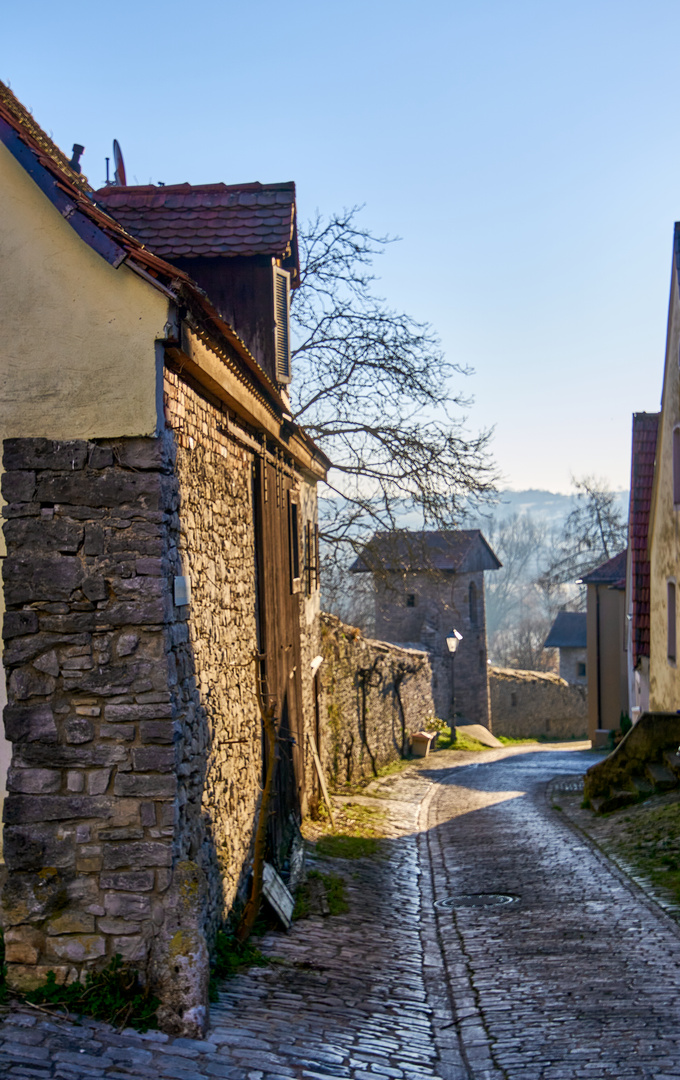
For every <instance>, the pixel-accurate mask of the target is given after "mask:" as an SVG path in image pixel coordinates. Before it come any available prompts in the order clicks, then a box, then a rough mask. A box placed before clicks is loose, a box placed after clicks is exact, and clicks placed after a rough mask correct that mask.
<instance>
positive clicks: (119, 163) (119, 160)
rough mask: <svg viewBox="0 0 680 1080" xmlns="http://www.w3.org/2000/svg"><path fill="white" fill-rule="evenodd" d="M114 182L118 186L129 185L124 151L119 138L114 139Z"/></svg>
mask: <svg viewBox="0 0 680 1080" xmlns="http://www.w3.org/2000/svg"><path fill="white" fill-rule="evenodd" d="M113 169H114V172H113V182H114V184H115V185H116V186H117V187H127V180H126V178H125V162H124V161H123V151H122V150H121V148H120V145H119V143H118V139H114V140H113Z"/></svg>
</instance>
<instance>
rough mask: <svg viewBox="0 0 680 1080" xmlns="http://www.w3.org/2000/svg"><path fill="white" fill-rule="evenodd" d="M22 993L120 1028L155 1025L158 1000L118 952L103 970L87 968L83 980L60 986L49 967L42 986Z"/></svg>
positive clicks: (37, 1002)
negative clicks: (89, 970) (92, 970)
mask: <svg viewBox="0 0 680 1080" xmlns="http://www.w3.org/2000/svg"><path fill="white" fill-rule="evenodd" d="M23 996H24V998H25V1000H26V1001H29V1002H31V1004H33V1005H44V1006H48V1007H50V1006H52V1007H55V1008H56V1007H59V1008H64V1009H68V1011H69V1012H72V1013H78V1014H79V1015H81V1016H93V1017H94V1018H95V1020H105V1021H106V1022H107V1023H109V1024H113V1025H114V1026H115V1027H119V1028H124V1027H132V1028H136V1030H137V1031H148V1030H149V1028H155V1027H156V1026H157V1024H156V1009H157V1008H158V1006H159V1005H160V1001H159V1000H158V998H156V997H153V996H152V995H151V994H150V993H149V990H148V988H147V987H143V986H142V985H141V984H140V982H139V976H138V973H137V972H136V971H135V970H134V968H131V967H130V966H129V965H128V964H125V963H124V962H123V959H122V957H121V956H120V955H117V956H114V958H113V960H112V961H111V963H110V964H108V965H107V966H106V967H105V968H103V970H102V971H96V972H88V974H87V976H86V977H85V982H84V983H82V982H80V981H79V980H76V981H75V982H72V983H69V984H68V986H66V985H62V986H60V985H59V984H58V983H57V981H56V977H55V974H54V972H53V971H49V972H48V973H47V981H46V982H45V983H44V984H43V985H42V986H39V987H37V989H35V990H29V991H28V992H27V993H26V994H24V995H23Z"/></svg>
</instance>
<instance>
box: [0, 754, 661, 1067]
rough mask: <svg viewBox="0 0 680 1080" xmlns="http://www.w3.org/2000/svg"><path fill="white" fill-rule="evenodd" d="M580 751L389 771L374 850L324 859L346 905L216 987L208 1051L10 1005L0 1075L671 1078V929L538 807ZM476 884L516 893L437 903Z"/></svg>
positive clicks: (0, 1045)
mask: <svg viewBox="0 0 680 1080" xmlns="http://www.w3.org/2000/svg"><path fill="white" fill-rule="evenodd" d="M466 760H467V762H469V763H466ZM592 760H593V758H592V756H591V755H590V754H583V753H579V752H573V751H571V752H566V751H560V750H556V749H551V750H545V749H543V748H540V749H529V748H527V749H526V750H525V748H521V749H520V748H513V749H512V750H502V751H489V752H488V753H484V754H478V755H474V757H473V755H469V756H466V758H461V755H455V758H454V756H453V755H451V756H450V757H447V756H445V755H443V754H442V755H441V756H440V755H437V756H436V757H435V758H434V759H433V760H432V764H428V763H425V768H421V769H420V770H409V773H408V774H407V775H404V774H402V775H401V776H398V777H394V778H390V780H389V781H387V782H384V783H382V784H381V785H380V786H379V788H378V789H376V790H375V791H373V792H372V793H371V794H372V795H374V796H379V797H380V798H381V802H380V803H379V804H374V805H380V806H382V807H383V808H385V809H386V810H387V812H388V814H389V823H390V827H389V830H388V832H389V836H390V839H388V840H386V841H384V848H385V851H384V857H383V858H381V859H372V860H358V861H356V862H349V861H342V862H341V861H337V862H335V863H332V864H330V865H331V866H332V869H334V870H336V871H338V872H341V873H342V874H343V875H344V876H345V879H346V882H347V893H348V899H349V902H350V910H349V912H348V913H347V914H346V915H342V916H334V917H332V918H328V919H322V918H314V917H313V918H310V919H306V920H302V921H300V922H298V923H296V924H295V926H294V927H293V929H292V930H291V932H290V933H289V934H277V933H271V934H268V935H267V936H266V938H265V939H264V942H263V945H262V947H263V950H264V951H266V952H267V953H268V954H269V955H270V956H272V957H276V958H277V961H276V962H275V963H272V964H270V965H268V966H266V967H262V968H254V969H251V970H249V971H247V972H244V973H242V974H241V975H239V976H238V977H237V978H236V979H233V980H230V981H228V982H226V983H225V984H224V989H223V991H222V993H221V994H220V1000H219V1002H218V1003H217V1004H216V1005H215V1006H213V1009H212V1027H211V1030H210V1033H209V1036H208V1038H207V1040H206V1041H204V1042H196V1041H192V1040H188V1039H168V1038H167V1037H166V1036H164V1035H161V1034H159V1033H154V1032H149V1033H147V1034H146V1035H143V1036H141V1035H137V1034H135V1033H133V1032H127V1031H126V1032H123V1033H121V1034H117V1033H115V1032H114V1031H113V1030H112V1029H111V1028H109V1027H108V1026H107V1025H104V1024H99V1023H96V1022H87V1021H86V1022H83V1023H82V1024H81V1025H77V1024H75V1023H73V1022H72V1021H70V1020H68V1019H52V1018H48V1017H46V1016H44V1015H43V1014H40V1013H35V1012H30V1011H29V1010H28V1009H26V1008H22V1009H15V1010H12V1011H11V1012H10V1014H9V1015H8V1016H7V1018H6V1019H5V1021H4V1023H3V1024H2V1025H1V1026H0V1039H1V1040H2V1042H0V1076H1V1077H12V1078H22V1080H29V1078H30V1080H35V1078H47V1077H50V1078H51V1077H64V1078H66V1077H68V1078H70V1080H86V1078H89V1077H105V1078H106V1080H130V1078H131V1077H132V1078H134V1077H140V1078H142V1077H153V1078H156V1080H209V1078H212V1077H226V1078H234V1080H278V1078H281V1080H283V1078H286V1080H289V1078H297V1080H303V1078H304V1080H328V1078H334V1077H335V1078H338V1080H340V1078H348V1080H390V1078H394V1080H427V1078H428V1077H429V1078H432V1080H500V1078H504V1080H519V1078H521V1080H534V1078H536V1080H539V1078H540V1080H571V1078H574V1080H580V1078H590V1080H608V1078H612V1080H613V1078H616V1080H629V1078H636V1080H637V1078H645V1080H646V1078H649V1080H652V1078H654V1080H666V1078H668V1080H670V1078H671V1077H673V1078H678V1080H680V1053H679V1048H678V1042H679V1041H680V1025H679V1024H678V1020H679V1019H680V1017H679V1013H680V964H679V962H678V960H677V959H676V957H678V958H680V949H679V948H678V946H679V945H680V940H679V934H678V930H677V927H676V925H675V924H674V923H673V922H672V921H671V920H670V919H669V918H668V917H667V916H666V915H665V914H664V913H663V912H662V911H661V910H660V909H659V908H657V907H656V905H654V904H653V902H651V901H649V900H648V899H647V898H646V897H645V896H644V895H643V894H642V893H641V892H640V890H639V889H638V888H637V887H636V886H635V885H633V884H632V883H630V882H628V881H627V879H626V878H625V877H624V876H623V875H622V874H621V872H620V871H619V870H617V869H616V868H614V867H612V866H611V865H610V864H609V863H607V862H606V861H605V860H604V858H603V857H602V856H601V855H600V854H599V853H598V852H597V850H596V849H595V848H593V847H592V846H591V845H590V844H588V842H587V841H585V840H584V839H583V838H582V836H581V835H580V834H577V833H575V832H573V831H572V829H571V828H570V827H569V825H568V824H567V823H566V822H565V821H564V820H563V819H562V817H561V816H560V815H559V814H558V813H556V812H555V811H553V810H550V809H549V808H548V806H547V803H546V800H545V797H544V791H545V782H546V781H547V780H548V779H549V778H551V777H554V776H556V775H560V774H563V775H569V774H575V773H578V772H582V771H583V770H584V769H585V768H587V767H588V765H589V764H590V763H591V762H592ZM446 761H448V762H450V763H452V762H454V761H455V765H456V767H448V768H442V767H441V763H444V762H446ZM361 801H367V800H364V799H362V800H361ZM320 868H321V869H324V868H325V867H321V866H320ZM478 893H507V894H511V895H512V896H514V897H517V900H516V901H515V902H513V903H511V904H508V905H507V906H504V907H496V908H494V907H481V908H479V907H478V908H471V907H456V908H454V909H446V908H435V906H434V901H435V900H446V899H447V898H448V897H451V896H460V895H462V894H478Z"/></svg>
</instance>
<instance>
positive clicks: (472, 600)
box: [468, 581, 477, 626]
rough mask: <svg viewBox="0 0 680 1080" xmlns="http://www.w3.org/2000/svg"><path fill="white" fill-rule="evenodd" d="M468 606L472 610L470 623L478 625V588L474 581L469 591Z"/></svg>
mask: <svg viewBox="0 0 680 1080" xmlns="http://www.w3.org/2000/svg"><path fill="white" fill-rule="evenodd" d="M468 606H469V608H470V622H471V623H472V625H473V626H476V625H477V586H476V585H475V583H474V581H471V582H470V588H469V589H468Z"/></svg>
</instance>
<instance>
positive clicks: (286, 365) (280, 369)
mask: <svg viewBox="0 0 680 1080" xmlns="http://www.w3.org/2000/svg"><path fill="white" fill-rule="evenodd" d="M274 324H275V329H274V333H275V335H276V338H275V344H276V378H277V380H278V381H279V382H282V383H289V382H290V381H291V378H292V376H291V370H290V279H289V277H288V273H287V271H286V270H280V269H279V267H278V266H275V267H274Z"/></svg>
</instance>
